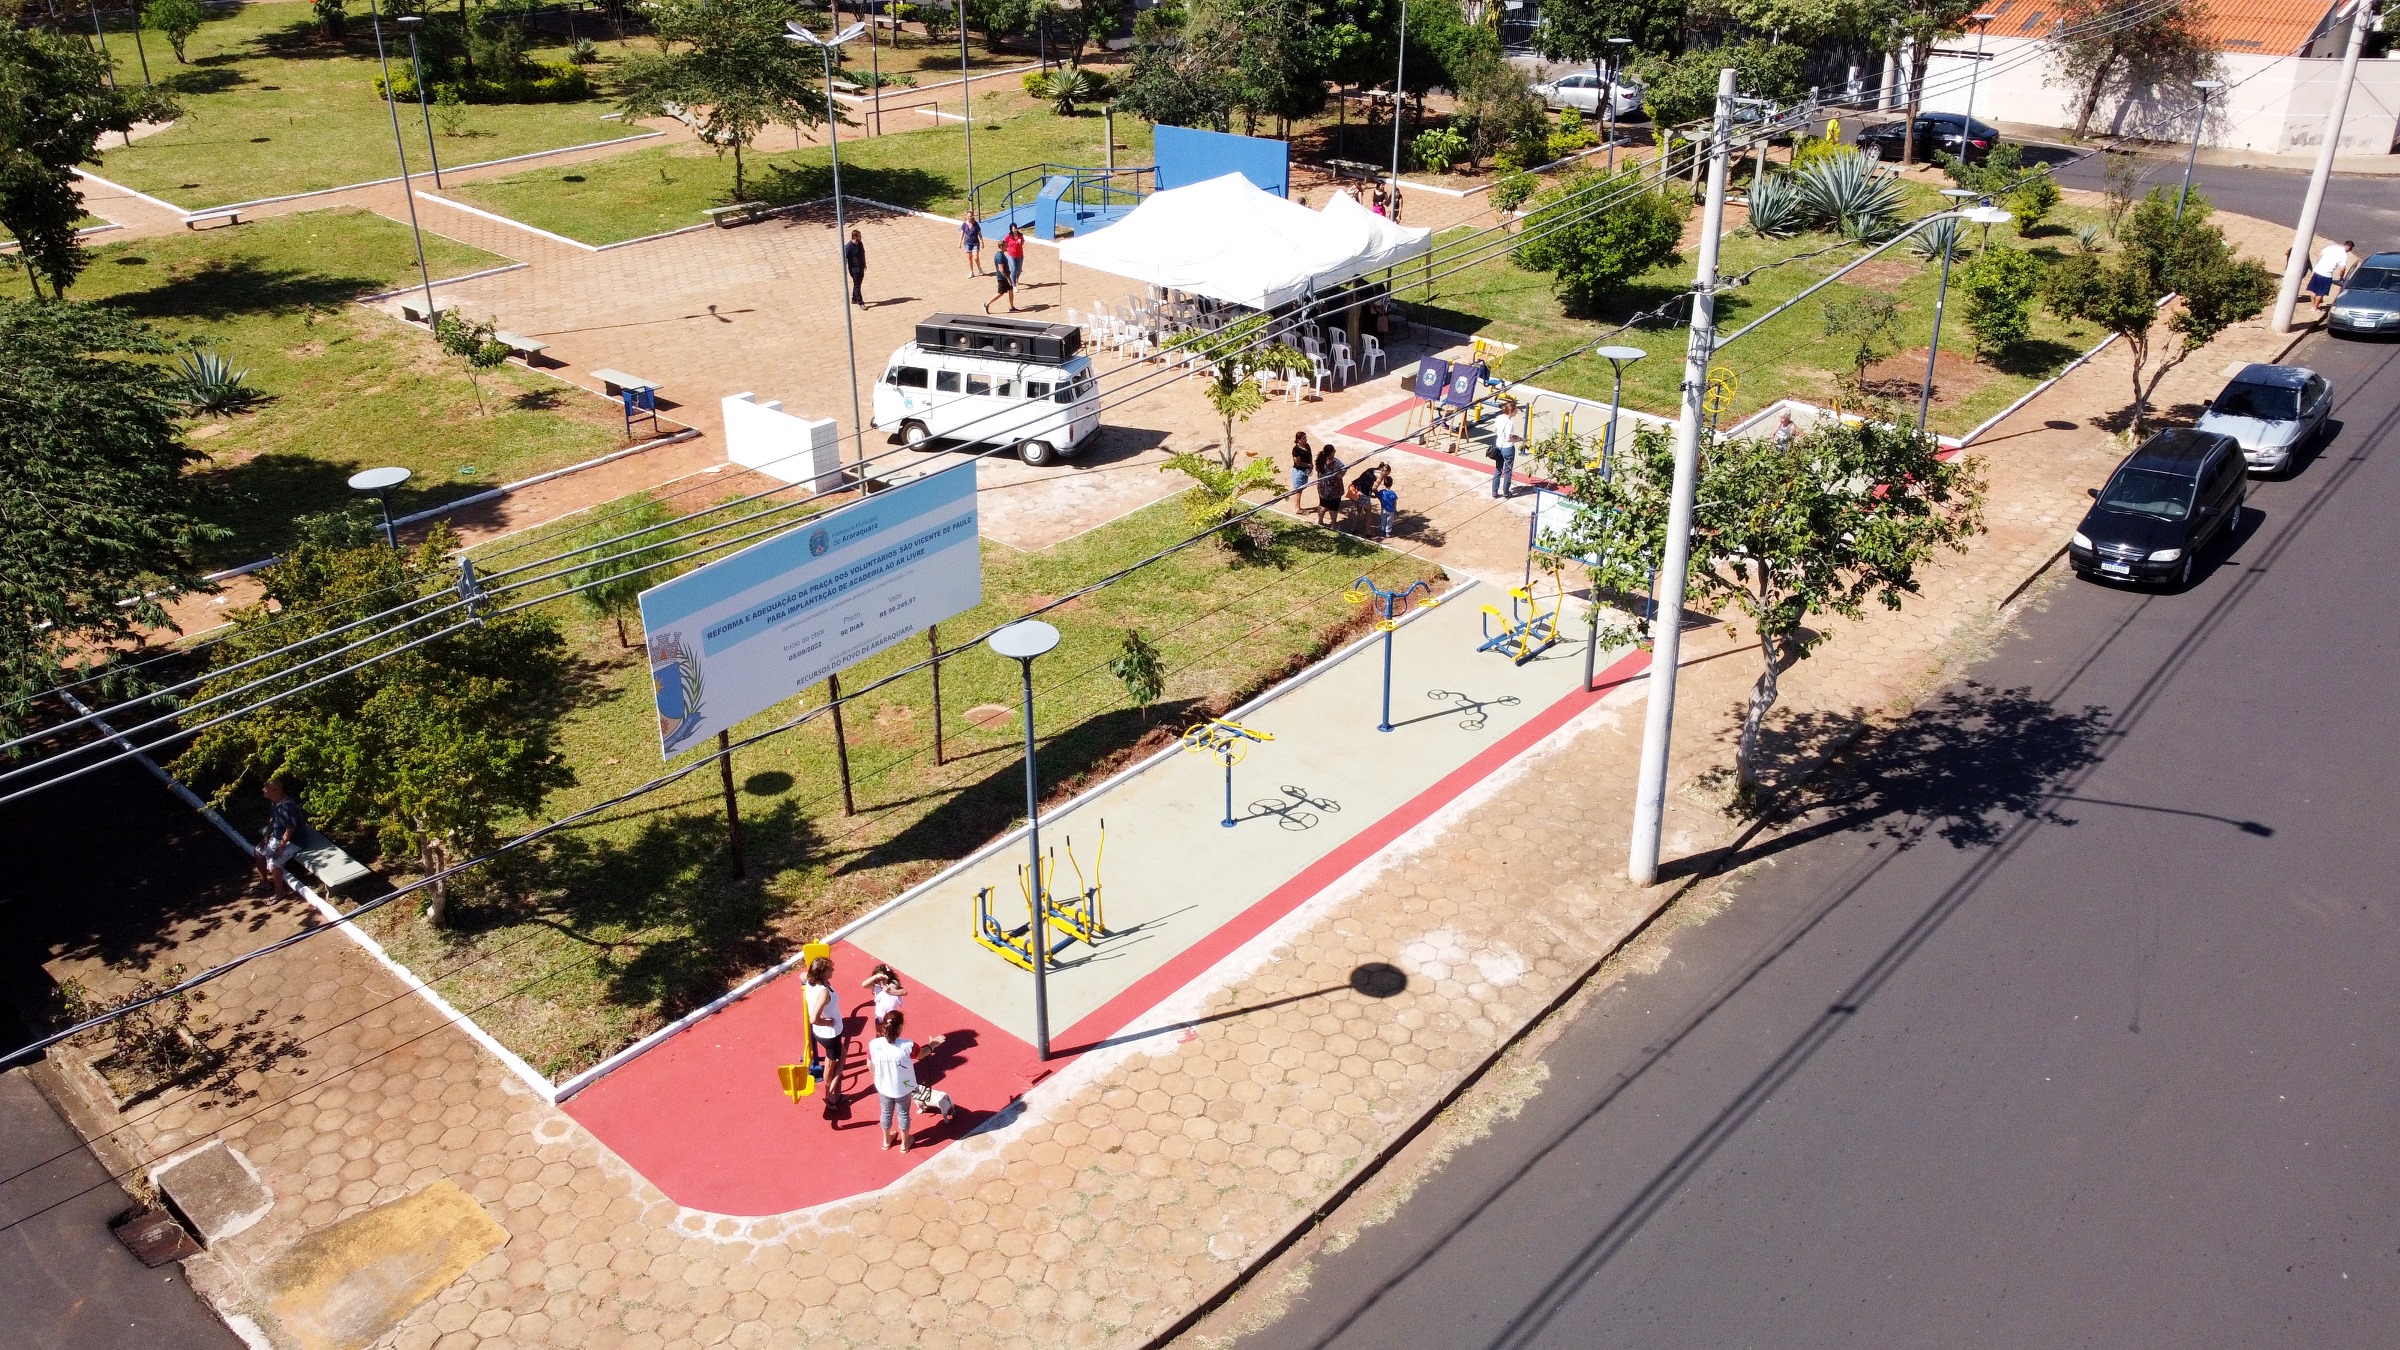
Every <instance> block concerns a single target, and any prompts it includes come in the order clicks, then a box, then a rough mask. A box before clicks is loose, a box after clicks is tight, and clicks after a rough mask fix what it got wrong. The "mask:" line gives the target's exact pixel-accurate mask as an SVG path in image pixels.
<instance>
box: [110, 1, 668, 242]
mask: <svg viewBox="0 0 2400 1350" xmlns="http://www.w3.org/2000/svg"><path fill="white" fill-rule="evenodd" d="M209 15H210V18H209V21H208V22H207V23H206V24H204V25H202V27H201V29H200V31H199V32H197V33H195V34H193V35H192V38H191V41H190V42H189V43H188V44H186V47H185V55H187V56H188V57H189V58H190V63H189V64H182V65H179V64H177V63H176V60H175V57H174V54H173V53H172V52H170V51H169V50H168V49H167V44H166V41H165V39H163V38H161V37H159V36H158V35H157V34H155V33H151V34H147V35H146V36H145V37H144V39H143V42H144V46H145V48H146V50H147V51H148V53H149V61H150V74H151V76H152V77H153V78H154V79H156V80H157V81H158V82H159V83H160V84H162V85H164V86H166V87H167V88H170V89H173V90H174V91H176V93H177V95H178V96H179V97H180V98H181V99H182V100H183V104H184V115H183V117H182V118H181V119H179V120H178V121H177V122H176V124H175V125H174V126H172V127H170V128H168V129H167V130H165V131H161V132H159V133H157V134H156V135H153V136H148V137H145V138H143V139H141V140H137V141H135V142H134V143H133V144H132V145H130V146H126V145H123V144H119V145H118V146H117V148H114V149H105V148H104V155H103V158H102V160H101V163H100V168H99V173H100V176H101V177H103V178H107V179H109V180H111V181H112V182H118V183H123V184H125V185H126V186H128V187H132V188H136V189H139V190H140V191H143V192H147V193H150V194H151V195H153V196H156V197H162V198H165V199H166V200H168V201H171V202H174V203H175V204H176V205H178V206H183V207H203V206H219V205H223V204H224V203H226V202H236V201H248V200H251V199H253V198H258V197H271V196H280V195H282V194H284V193H290V192H308V191H311V190H313V189H316V188H328V187H340V186H343V185H344V184H349V183H362V182H367V181H370V180H373V179H377V178H388V177H391V176H392V175H393V174H395V173H398V172H399V161H398V159H397V157H396V156H395V154H394V152H393V148H392V122H391V114H390V112H389V111H387V110H386V107H385V104H384V102H383V100H381V99H380V98H378V97H376V94H375V81H376V79H377V78H378V76H379V75H380V74H381V70H380V68H379V67H378V66H377V65H376V62H375V37H374V30H373V29H372V28H371V27H370V25H369V24H368V22H367V16H366V15H364V14H363V13H353V14H352V15H351V16H350V23H349V27H348V29H347V33H346V36H345V38H344V40H343V41H342V42H339V43H334V42H328V41H326V40H325V39H324V38H323V37H321V36H320V35H319V33H318V29H317V26H316V23H315V20H314V17H313V15H312V14H311V11H310V8H309V6H308V5H306V4H303V3H300V2H299V0H270V2H269V3H264V4H248V5H243V6H241V7H240V8H236V9H230V10H221V9H213V8H212V9H211V10H209ZM593 36H594V37H601V36H605V34H604V33H600V32H595V33H594V34H593ZM384 38H385V41H386V42H387V43H391V44H395V45H393V46H392V47H391V55H392V60H393V67H394V69H395V70H400V69H403V68H404V67H405V64H406V62H407V59H408V47H407V43H406V40H405V39H403V38H401V36H400V35H399V33H398V32H397V31H395V30H394V29H393V28H392V27H391V26H390V25H388V24H387V25H386V27H385V30H384ZM623 45H624V44H619V43H602V44H601V51H602V54H603V60H602V64H601V65H599V66H597V67H595V68H593V70H592V72H591V73H592V75H593V82H594V85H595V88H598V89H603V90H604V89H605V88H606V87H607V84H608V71H609V69H610V68H611V67H610V64H609V63H610V62H611V61H613V59H614V58H615V56H616V54H617V53H618V52H620V51H621V50H622V48H623ZM109 52H110V54H111V55H112V56H113V57H114V58H115V59H116V64H117V78H118V79H119V80H126V81H131V80H139V79H140V78H141V68H140V66H139V64H138V63H137V62H136V60H135V54H134V51H133V40H132V34H131V33H130V32H129V31H121V32H115V33H111V34H110V36H109ZM532 54H533V55H534V56H535V57H536V58H537V59H540V60H549V61H557V60H564V59H565V56H566V49H565V48H564V47H555V46H554V47H546V48H537V49H535V51H534V52H533V53H532ZM612 107H613V104H611V103H609V102H607V101H605V100H602V99H589V100H585V101H583V102H578V103H525V104H477V105H473V106H470V107H468V108H467V109H466V110H465V112H464V114H463V127H462V130H461V134H459V135H456V136H452V135H449V134H446V133H445V132H444V131H443V130H442V129H441V128H440V125H439V123H437V124H436V131H435V135H434V138H433V139H434V140H435V142H436V143H437V145H436V148H437V149H438V150H439V152H440V157H441V159H442V161H443V162H444V163H445V164H467V163H471V162H475V161H479V160H488V159H501V158H505V157H506V156H509V155H522V154H527V153H530V152H532V151H535V150H553V149H557V148H559V147H561V146H568V145H580V144H582V143H584V142H587V141H604V140H609V139H612V138H615V137H619V136H625V135H628V134H632V133H634V132H635V131H637V130H638V128H631V127H628V126H627V125H626V124H625V123H623V122H618V121H606V122H604V121H602V120H600V115H601V114H602V113H605V112H609V111H611V109H612ZM400 112H401V117H400V135H401V139H402V140H403V141H404V142H405V143H406V144H407V146H408V157H409V167H410V169H411V170H412V171H415V172H422V171H423V170H424V169H425V168H426V167H427V160H426V156H425V143H426V136H425V122H424V119H423V118H422V117H421V116H420V115H419V114H418V111H417V108H416V107H415V105H413V104H409V105H404V106H403V107H402V108H401V109H400Z"/></svg>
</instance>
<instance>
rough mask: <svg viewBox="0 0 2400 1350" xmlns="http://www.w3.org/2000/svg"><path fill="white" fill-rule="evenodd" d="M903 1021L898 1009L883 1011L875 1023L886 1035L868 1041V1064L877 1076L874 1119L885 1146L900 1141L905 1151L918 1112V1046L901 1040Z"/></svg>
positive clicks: (887, 1147) (901, 1148)
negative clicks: (881, 1017) (882, 1015)
mask: <svg viewBox="0 0 2400 1350" xmlns="http://www.w3.org/2000/svg"><path fill="white" fill-rule="evenodd" d="M902 1023H903V1019H902V1017H901V1015H900V1014H899V1013H898V1012H897V1011H894V1012H889V1013H886V1014H884V1017H883V1020H882V1021H881V1022H879V1023H877V1024H876V1027H877V1030H879V1031H881V1032H882V1033H883V1034H882V1035H879V1036H877V1037H876V1038H875V1039H874V1040H872V1041H869V1042H868V1043H867V1065H868V1067H869V1068H870V1069H871V1070H873V1072H874V1075H875V1101H876V1106H877V1111H876V1116H875V1118H876V1120H877V1122H878V1123H879V1127H880V1128H881V1130H882V1131H883V1146H884V1148H886V1149H889V1148H890V1147H891V1146H892V1145H894V1144H898V1145H899V1146H900V1151H901V1152H902V1153H906V1152H908V1127H909V1126H910V1124H911V1123H913V1117H914V1116H915V1113H916V1111H915V1108H916V1095H917V1046H916V1042H914V1041H910V1040H904V1039H902V1037H901V1035H900V1028H901V1026H902Z"/></svg>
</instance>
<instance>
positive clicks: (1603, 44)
mask: <svg viewBox="0 0 2400 1350" xmlns="http://www.w3.org/2000/svg"><path fill="white" fill-rule="evenodd" d="M1685 10H1686V6H1685V3H1684V0H1551V2H1550V3H1549V4H1546V5H1543V6H1542V27H1541V31H1540V33H1539V35H1538V36H1537V38H1536V42H1537V44H1538V45H1539V46H1540V47H1541V51H1542V55H1543V56H1545V57H1548V58H1549V59H1550V60H1553V61H1581V62H1595V61H1603V60H1606V59H1607V58H1608V54H1609V51H1610V48H1609V45H1608V40H1609V39H1610V38H1612V37H1621V38H1631V39H1632V40H1633V50H1634V51H1636V52H1640V53H1645V54H1648V55H1652V56H1673V55H1674V54H1675V53H1677V52H1680V51H1682V50H1683V29H1684V20H1685V17H1686V13H1685ZM1709 87H1710V88H1711V89H1712V90H1713V89H1714V88H1715V87H1716V85H1715V82H1714V81H1713V80H1712V81H1711V82H1710V85H1709ZM1660 120H1661V121H1662V122H1663V121H1664V120H1665V119H1660Z"/></svg>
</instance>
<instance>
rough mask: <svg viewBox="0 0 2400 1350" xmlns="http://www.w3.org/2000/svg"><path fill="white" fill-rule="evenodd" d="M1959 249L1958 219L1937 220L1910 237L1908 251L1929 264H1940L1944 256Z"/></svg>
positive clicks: (1954, 217)
mask: <svg viewBox="0 0 2400 1350" xmlns="http://www.w3.org/2000/svg"><path fill="white" fill-rule="evenodd" d="M1957 247H1958V217H1956V216H1952V217H1951V218H1950V219H1948V220H1937V221H1935V222H1933V223H1932V224H1931V225H1928V226H1926V227H1925V228H1924V229H1921V230H1919V231H1917V232H1916V233H1915V234H1912V235H1910V236H1909V237H1908V251H1909V252H1911V253H1914V254H1916V255H1917V256H1918V257H1920V258H1923V259H1924V260H1925V261H1927V262H1940V261H1941V259H1942V255H1943V254H1945V253H1949V252H1951V251H1952V250H1954V249H1956V248H1957Z"/></svg>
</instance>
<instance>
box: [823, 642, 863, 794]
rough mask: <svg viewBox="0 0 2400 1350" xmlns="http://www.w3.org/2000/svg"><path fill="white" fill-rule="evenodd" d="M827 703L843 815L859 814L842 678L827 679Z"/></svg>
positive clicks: (831, 677) (834, 676)
mask: <svg viewBox="0 0 2400 1350" xmlns="http://www.w3.org/2000/svg"><path fill="white" fill-rule="evenodd" d="M825 701H826V702H827V703H828V704H830V705H832V707H833V758H834V762H835V763H836V764H838V765H840V766H841V770H842V814H843V815H845V816H855V815H857V814H858V803H857V802H856V801H854V800H852V798H851V796H850V742H849V741H848V739H846V738H845V737H844V736H843V735H842V677H841V676H839V675H828V676H826V677H825Z"/></svg>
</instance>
